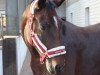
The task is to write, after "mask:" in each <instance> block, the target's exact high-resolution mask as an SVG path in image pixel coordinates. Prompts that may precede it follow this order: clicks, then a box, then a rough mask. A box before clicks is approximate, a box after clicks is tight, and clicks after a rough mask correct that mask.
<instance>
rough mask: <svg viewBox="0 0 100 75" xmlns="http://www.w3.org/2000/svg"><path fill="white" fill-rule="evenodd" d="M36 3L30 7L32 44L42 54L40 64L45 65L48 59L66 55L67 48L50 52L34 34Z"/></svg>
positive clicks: (58, 48) (59, 48)
mask: <svg viewBox="0 0 100 75" xmlns="http://www.w3.org/2000/svg"><path fill="white" fill-rule="evenodd" d="M36 1H38V0H36ZM36 1H35V2H32V4H31V7H30V11H31V16H30V18H29V26H30V35H31V36H30V44H31V45H32V44H34V45H35V47H36V49H37V50H39V52H40V53H41V54H42V55H40V62H41V63H43V62H44V60H45V59H46V58H52V57H55V56H59V55H63V54H65V53H66V51H65V46H58V47H55V48H52V49H50V50H48V49H47V47H46V46H45V45H44V44H43V43H42V42H41V40H40V39H39V37H38V36H37V34H35V33H34V30H33V17H34V15H33V13H34V12H33V10H34V9H33V8H34V5H35V3H36Z"/></svg>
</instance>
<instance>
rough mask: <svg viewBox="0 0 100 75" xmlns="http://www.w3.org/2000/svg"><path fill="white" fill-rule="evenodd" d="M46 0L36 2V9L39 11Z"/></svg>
mask: <svg viewBox="0 0 100 75" xmlns="http://www.w3.org/2000/svg"><path fill="white" fill-rule="evenodd" d="M45 2H46V0H39V1H38V7H39V9H41V8H42V7H43V6H44V5H45Z"/></svg>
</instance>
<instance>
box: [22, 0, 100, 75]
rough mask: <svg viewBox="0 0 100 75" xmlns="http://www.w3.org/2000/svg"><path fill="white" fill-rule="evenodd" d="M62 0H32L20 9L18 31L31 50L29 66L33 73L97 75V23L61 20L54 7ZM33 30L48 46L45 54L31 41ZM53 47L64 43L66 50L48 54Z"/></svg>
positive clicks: (99, 42)
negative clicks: (80, 24) (22, 11)
mask: <svg viewBox="0 0 100 75" xmlns="http://www.w3.org/2000/svg"><path fill="white" fill-rule="evenodd" d="M63 1H64V0H34V1H33V3H32V4H30V5H28V6H27V8H26V10H25V11H24V13H23V16H22V27H21V31H22V37H23V39H24V42H25V43H26V45H27V47H28V49H29V51H30V53H31V63H30V66H31V68H32V71H33V74H34V75H100V46H99V45H100V23H98V24H95V25H91V26H86V27H79V26H76V25H74V24H72V23H70V22H68V21H63V20H62V19H61V18H60V17H59V16H58V15H57V13H56V11H55V8H57V7H59V6H60V5H61V4H62V2H63ZM30 8H32V9H30ZM30 14H31V15H30ZM30 20H31V22H30ZM30 25H31V27H30ZM30 29H31V30H32V31H31V30H30ZM35 34H36V36H37V37H38V39H39V41H40V42H42V44H44V45H45V46H46V47H47V53H46V52H45V53H46V54H45V53H42V52H41V51H39V50H38V48H37V47H36V45H35V43H33V42H34V40H32V38H34V37H35ZM31 35H32V37H31ZM30 37H31V39H30ZM30 41H31V43H30ZM56 47H57V48H59V47H63V49H64V50H65V53H64V54H59V55H57V56H53V57H51V58H50V57H49V55H48V56H47V54H48V52H49V51H53V50H52V48H54V49H56ZM64 47H65V48H64ZM50 49H51V50H50ZM61 49H62V48H61ZM55 51H57V50H55ZM56 53H59V52H56ZM41 56H42V57H43V59H42V63H40V57H41Z"/></svg>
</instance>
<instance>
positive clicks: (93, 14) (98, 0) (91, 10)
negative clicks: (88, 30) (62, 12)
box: [66, 0, 100, 26]
mask: <svg viewBox="0 0 100 75" xmlns="http://www.w3.org/2000/svg"><path fill="white" fill-rule="evenodd" d="M66 19H67V21H69V22H71V23H73V24H75V25H78V26H88V25H93V24H96V23H100V0H68V1H66Z"/></svg>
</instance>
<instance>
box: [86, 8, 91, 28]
mask: <svg viewBox="0 0 100 75" xmlns="http://www.w3.org/2000/svg"><path fill="white" fill-rule="evenodd" d="M85 24H86V25H87V26H88V25H89V24H90V11H89V7H87V8H85Z"/></svg>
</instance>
